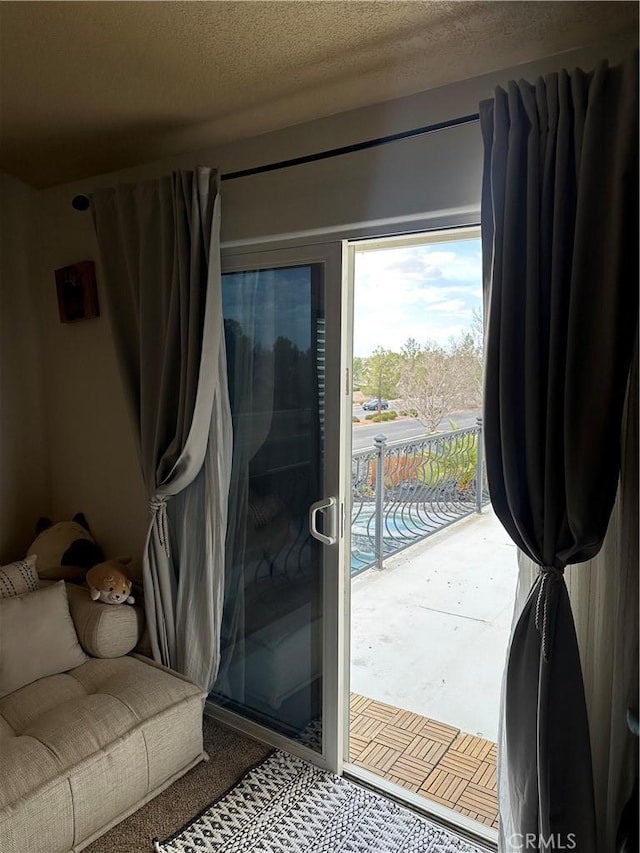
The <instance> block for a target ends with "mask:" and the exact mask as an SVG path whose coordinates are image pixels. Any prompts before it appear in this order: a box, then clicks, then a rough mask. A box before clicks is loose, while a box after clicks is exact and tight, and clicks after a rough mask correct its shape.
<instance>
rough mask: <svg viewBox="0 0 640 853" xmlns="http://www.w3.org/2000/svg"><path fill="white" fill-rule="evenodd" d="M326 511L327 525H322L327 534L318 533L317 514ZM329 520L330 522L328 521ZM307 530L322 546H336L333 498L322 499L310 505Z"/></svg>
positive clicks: (334, 503) (334, 502) (334, 500)
mask: <svg viewBox="0 0 640 853" xmlns="http://www.w3.org/2000/svg"><path fill="white" fill-rule="evenodd" d="M325 510H326V515H325V518H326V519H327V523H326V524H325V525H324V527H325V530H329V531H330V532H329V533H328V534H324V533H320V531H319V530H318V526H317V523H316V522H317V518H318V513H319V512H321V511H322V512H324V511H325ZM329 519H330V521H329ZM309 530H310V531H311V535H312V536H313V537H314V538H315V539H317V540H318V542H322V544H323V545H335V544H336V541H337V540H336V536H335V532H336V499H335V498H323V499H322V500H321V501H316V502H315V503H314V504H311V507H310V508H309Z"/></svg>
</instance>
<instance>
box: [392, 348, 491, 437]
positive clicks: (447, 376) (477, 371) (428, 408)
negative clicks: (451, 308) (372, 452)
mask: <svg viewBox="0 0 640 853" xmlns="http://www.w3.org/2000/svg"><path fill="white" fill-rule="evenodd" d="M398 390H399V391H400V393H401V395H402V396H403V397H404V399H405V402H406V405H407V407H408V408H410V409H415V411H416V412H417V417H418V420H419V421H420V422H421V423H423V424H424V425H425V427H427V429H428V430H429V431H431V432H433V431H435V430H436V429H437V428H438V426H439V425H440V423H441V421H442V420H443V418H445V417H446V416H447V415H449V414H451V413H452V412H453V411H455V410H456V408H475V407H479V406H480V404H481V401H482V351H481V349H480V348H479V347H478V345H477V343H476V341H475V340H474V335H473V332H472V331H471V332H465V333H463V334H462V335H460V336H459V337H457V338H452V339H451V340H450V341H449V344H448V346H441V345H439V344H436V343H434V342H433V341H429V342H428V343H426V344H424V345H420V344H418V343H417V341H415V340H414V339H412V338H410V339H409V340H408V341H407V343H406V344H405V346H404V347H403V348H402V368H401V373H400V381H399V383H398Z"/></svg>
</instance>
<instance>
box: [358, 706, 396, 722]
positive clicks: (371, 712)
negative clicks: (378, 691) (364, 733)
mask: <svg viewBox="0 0 640 853" xmlns="http://www.w3.org/2000/svg"><path fill="white" fill-rule="evenodd" d="M360 713H361V714H363V715H365V716H367V717H372V718H373V719H374V720H381V721H382V722H383V723H390V722H391V721H392V720H393V718H394V717H395V716H396V714H397V709H396V708H392V707H391V705H383V704H382V702H371V704H370V705H367V707H366V708H365V710H364V711H360Z"/></svg>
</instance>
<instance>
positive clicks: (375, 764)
mask: <svg viewBox="0 0 640 853" xmlns="http://www.w3.org/2000/svg"><path fill="white" fill-rule="evenodd" d="M401 755H402V753H401V752H399V751H398V750H397V749H391V747H389V746H385V745H384V744H383V743H377V742H376V741H375V740H374V741H372V742H371V743H370V744H369V746H368V747H367V748H366V749H365V750H364V751H363V752H362V753H361V754H360V756H359V758H358V764H361V765H362V766H363V767H368V768H369V770H380V771H381V772H382V773H386V772H387V770H389V768H390V767H391V766H392V765H393V764H395V762H396V761H397V760H398V758H400V756H401Z"/></svg>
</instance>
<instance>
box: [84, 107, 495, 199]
mask: <svg viewBox="0 0 640 853" xmlns="http://www.w3.org/2000/svg"><path fill="white" fill-rule="evenodd" d="M479 120H480V115H479V114H478V113H471V114H470V115H466V116H460V117H459V118H453V119H449V120H448V121H440V122H437V123H436V124H428V125H425V126H424V127H414V128H413V129H412V130H402V131H400V132H399V133H392V134H390V135H389V136H379V137H377V138H376V139H366V140H364V142H354V143H353V145H343V146H342V147H341V148H329V149H327V150H326V151H316V152H315V153H314V154H305V155H304V156H303V157H293V158H291V159H290V160H280V161H278V162H277V163H266V164H264V165H262V166H253V167H252V168H250V169H240V170H239V171H237V172H227V173H226V174H224V175H221V176H220V180H222V181H235V180H236V179H237V178H248V177H250V176H251V175H262V174H264V173H265V172H275V171H276V170H278V169H288V168H290V167H291V166H302V165H303V164H305V163H316V162H318V161H319V160H328V159H329V158H331V157H342V156H343V155H344V154H354V153H355V152H356V151H366V150H367V149H368V148H377V147H378V146H380V145H388V144H389V143H390V142H399V141H400V140H402V139H411V138H412V137H414V136H425V135H426V134H428V133H436V132H437V131H438V130H448V129H449V128H450V127H459V126H460V125H463V124H473V123H474V122H477V121H479ZM89 204H90V203H89V199H88V198H87V196H86V195H77V196H74V198H73V200H72V202H71V206H72V207H73V208H74V209H75V210H81V211H82V210H88V209H89Z"/></svg>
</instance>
